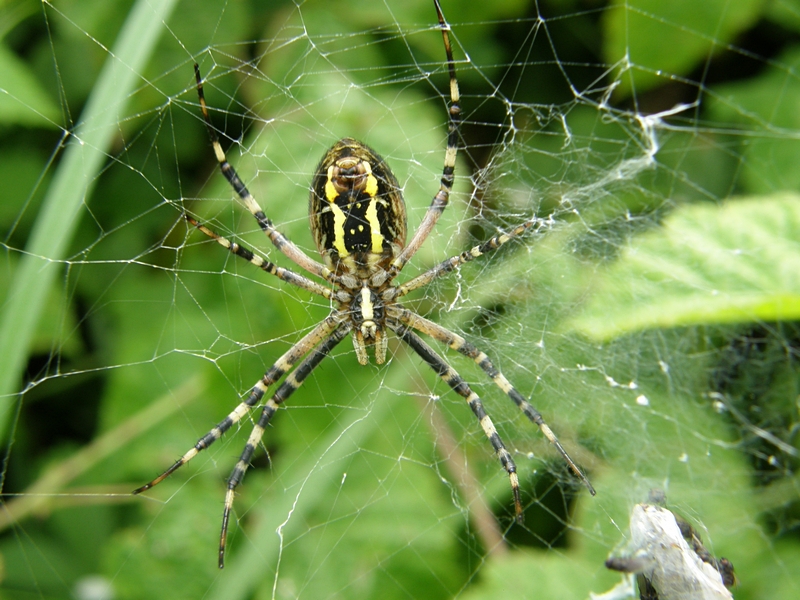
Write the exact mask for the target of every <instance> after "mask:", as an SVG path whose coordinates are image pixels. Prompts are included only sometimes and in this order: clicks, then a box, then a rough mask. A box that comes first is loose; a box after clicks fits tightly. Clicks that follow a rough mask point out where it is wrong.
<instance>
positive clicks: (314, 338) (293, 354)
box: [133, 313, 342, 494]
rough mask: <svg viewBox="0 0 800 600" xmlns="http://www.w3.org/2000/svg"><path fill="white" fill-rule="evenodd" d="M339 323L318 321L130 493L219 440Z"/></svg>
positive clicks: (336, 320)
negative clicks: (241, 395) (246, 390)
mask: <svg viewBox="0 0 800 600" xmlns="http://www.w3.org/2000/svg"><path fill="white" fill-rule="evenodd" d="M341 320H342V317H341V315H339V314H338V313H334V314H332V315H330V316H329V317H328V318H326V319H325V320H324V321H322V322H321V323H320V324H319V325H317V326H316V327H315V328H314V329H312V330H311V331H310V332H309V333H307V334H306V335H305V336H304V337H303V338H302V339H301V340H300V341H299V342H297V343H296V344H295V345H294V346H292V347H291V348H289V350H288V351H287V352H286V353H285V354H284V355H283V356H281V357H280V358H279V359H278V360H277V361H275V363H274V364H273V365H272V366H271V367H270V368H269V369H267V371H266V373H264V376H263V377H262V378H261V379H259V380H258V382H257V383H256V384H255V386H253V389H252V391H251V392H250V394H249V395H248V396H247V398H246V399H245V400H244V401H243V402H241V403H239V405H238V406H237V407H236V408H234V409H233V411H231V412H230V413H229V414H228V416H227V417H225V418H224V419H223V420H222V421H220V422H219V423H217V425H216V426H215V427H214V428H213V429H212V430H211V431H209V432H208V433H207V434H205V435H204V436H203V437H201V438H200V439H199V440H198V441H197V443H196V444H195V445H194V446H193V447H192V448H191V449H190V450H189V451H188V452H186V453H185V454H184V455H183V456H181V457H180V458H179V459H178V460H176V461H175V462H174V463H173V464H172V466H170V467H169V468H168V469H167V470H166V471H164V472H163V473H161V475H159V476H158V477H156V478H155V479H153V480H152V481H150V482H149V483H146V484H144V485H143V486H142V487H140V488H136V489H135V490H133V493H134V494H141V493H142V492H145V491H147V490H149V489H150V488H152V487H155V486H156V485H158V484H159V483H161V482H162V481H164V480H165V479H166V478H167V477H169V476H170V475H172V474H173V473H174V472H175V471H177V470H178V469H179V468H181V467H182V466H183V465H185V464H186V463H187V462H189V461H190V460H192V459H193V458H194V457H195V456H197V455H198V454H199V453H200V452H202V451H203V450H205V449H206V448H208V447H209V446H210V445H211V444H213V443H214V442H216V441H217V440H218V439H219V438H221V437H222V435H223V434H224V433H225V432H226V431H228V429H230V428H231V427H232V426H233V425H235V424H236V423H238V422H239V421H241V420H242V418H243V417H244V416H245V415H246V414H247V413H248V412H250V409H251V408H252V407H253V406H255V405H256V404H257V403H258V402H259V401H260V400H261V399H262V398H263V397H264V394H266V392H267V389H268V388H269V387H270V386H271V385H272V384H273V383H275V382H276V381H278V380H279V379H280V378H281V377H283V376H284V375H285V374H286V372H287V371H289V370H290V369H291V368H292V367H293V366H294V365H295V364H296V363H297V361H298V360H300V359H301V358H302V357H303V356H305V355H306V354H308V352H309V351H310V350H311V349H312V348H314V347H315V346H317V345H318V344H320V343H321V342H322V341H323V340H325V339H326V338H327V337H328V336H329V335H331V334H332V333H333V332H334V331H336V330H337V327H339V324H340V322H341Z"/></svg>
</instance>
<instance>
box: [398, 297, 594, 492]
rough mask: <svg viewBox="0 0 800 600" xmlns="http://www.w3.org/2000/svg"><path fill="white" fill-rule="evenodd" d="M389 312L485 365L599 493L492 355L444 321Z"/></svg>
mask: <svg viewBox="0 0 800 600" xmlns="http://www.w3.org/2000/svg"><path fill="white" fill-rule="evenodd" d="M387 313H388V314H389V315H391V317H392V318H394V319H397V320H398V321H400V322H401V323H404V324H405V325H408V326H409V327H413V328H414V329H416V330H417V331H420V332H422V333H424V334H425V335H429V336H431V337H432V338H433V339H435V340H438V341H440V342H442V343H443V344H447V345H448V346H449V347H450V348H452V349H453V350H455V351H456V352H459V353H461V354H463V355H464V356H468V357H469V358H471V359H472V360H474V361H475V363H476V364H477V365H478V366H479V367H480V368H481V369H483V371H484V373H486V374H487V375H488V376H489V377H490V378H491V379H492V381H493V382H494V383H495V385H497V387H499V388H500V389H501V390H503V392H504V393H505V394H506V395H507V396H508V397H509V398H511V400H512V401H513V402H514V404H516V405H517V407H518V408H519V409H520V410H521V411H522V413H523V414H524V415H525V416H526V417H528V419H530V420H531V422H533V423H534V424H536V425H537V426H538V427H539V430H540V431H541V432H542V433H543V434H544V436H545V437H546V438H547V440H548V441H549V442H550V443H551V444H552V445H553V446H554V447H555V449H556V450H558V453H559V454H560V455H561V456H562V458H563V459H564V460H565V461H566V463H567V465H569V468H570V469H572V472H573V473H575V475H577V476H578V477H579V478H580V479H581V481H582V482H583V484H584V485H585V486H586V488H587V489H588V490H589V492H590V493H591V494H592V496H594V495H595V493H596V492H595V490H594V487H592V484H591V483H590V482H589V479H588V478H587V477H586V475H584V473H583V471H581V469H580V468H579V467H578V465H576V464H575V462H574V461H573V460H572V458H571V457H570V455H569V454H568V453H567V451H566V450H565V449H564V447H563V446H562V445H561V442H559V441H558V438H557V437H556V434H555V433H553V430H552V429H550V427H549V426H548V425H547V423H546V422H545V420H544V418H543V417H542V415H541V413H540V412H539V411H538V410H536V409H535V408H534V407H533V405H532V404H531V403H530V402H528V401H527V400H526V399H525V398H524V397H523V396H522V394H520V393H519V391H517V389H516V388H515V387H514V386H513V385H511V382H509V381H508V379H506V378H505V376H504V375H503V374H502V373H501V372H500V371H499V370H498V369H497V368H496V367H495V366H494V365H493V364H492V361H491V360H489V357H488V356H486V354H485V353H484V352H483V351H481V350H479V349H478V348H477V347H476V346H475V345H474V344H471V343H470V342H468V341H467V340H465V339H464V338H463V337H461V336H460V335H458V334H457V333H454V332H452V331H450V330H449V329H445V328H444V327H442V326H441V325H438V324H436V323H434V322H433V321H430V320H428V319H426V318H425V317H421V316H419V315H417V314H415V313H413V312H411V311H409V310H407V309H405V308H402V307H400V306H398V305H394V306H391V307H389V308H387Z"/></svg>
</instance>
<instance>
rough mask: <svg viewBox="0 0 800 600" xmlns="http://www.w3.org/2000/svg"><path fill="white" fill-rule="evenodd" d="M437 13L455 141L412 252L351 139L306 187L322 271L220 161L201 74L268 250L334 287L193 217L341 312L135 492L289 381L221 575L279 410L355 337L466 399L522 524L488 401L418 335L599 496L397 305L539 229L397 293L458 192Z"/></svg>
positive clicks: (239, 469)
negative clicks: (431, 374) (418, 362)
mask: <svg viewBox="0 0 800 600" xmlns="http://www.w3.org/2000/svg"><path fill="white" fill-rule="evenodd" d="M433 4H434V6H435V8H436V13H437V15H438V19H439V27H440V29H441V31H442V38H443V41H444V49H445V52H446V55H447V68H448V71H449V75H450V111H449V131H448V137H447V149H446V151H445V158H444V168H443V172H442V178H441V184H440V186H439V191H438V192H437V193H436V195H435V196H434V197H433V200H432V202H431V205H430V207H429V208H428V210H427V212H426V213H425V216H424V217H423V219H422V223H421V224H420V226H419V228H418V229H417V231H416V232H415V233H414V235H413V236H412V237H411V241H410V242H408V243H407V244H406V210H405V203H404V201H403V195H402V191H401V189H400V186H399V185H398V183H397V180H396V179H395V177H394V175H393V174H392V171H391V169H390V168H389V166H388V165H387V164H386V163H385V162H384V161H383V159H382V158H381V157H380V156H378V154H377V153H376V152H374V151H373V150H372V149H371V148H369V147H368V146H366V145H365V144H362V143H361V142H359V141H357V140H355V139H352V138H344V139H341V140H339V141H338V142H336V143H335V144H334V145H333V146H332V147H331V148H330V150H328V151H327V152H326V153H325V156H323V157H322V160H321V161H320V163H319V166H318V167H317V170H316V172H315V173H314V177H313V181H312V183H311V196H310V201H309V215H310V221H311V225H310V226H311V233H312V235H313V237H314V241H315V243H316V245H317V249H318V250H319V253H320V255H321V256H322V262H321V263H320V262H317V261H316V260H314V259H312V258H310V257H309V256H308V255H307V254H306V253H304V252H303V251H302V250H301V249H300V248H298V247H297V246H296V245H294V244H293V243H292V242H290V241H289V240H288V239H287V238H286V237H285V236H284V235H283V234H282V233H281V232H280V231H278V230H277V229H276V228H275V226H274V225H273V223H272V221H271V220H270V219H269V218H268V217H267V216H266V215H265V214H264V211H263V210H262V209H261V207H260V206H259V205H258V203H257V202H256V200H255V198H253V196H252V195H251V194H250V192H249V191H248V190H247V187H245V185H244V183H242V180H241V179H239V176H238V175H237V174H236V171H235V170H234V168H233V166H231V164H230V163H229V162H228V160H227V158H226V157H225V152H224V151H223V149H222V146H221V145H220V143H219V139H218V138H217V134H216V132H215V131H214V128H213V126H212V125H211V121H210V119H209V116H208V110H207V107H206V102H205V98H204V95H203V83H202V78H201V76H200V70H199V68H198V66H197V65H195V77H196V79H197V93H198V96H199V99H200V109H201V111H202V114H203V119H204V120H205V123H206V126H207V129H208V132H209V135H210V137H211V144H212V146H213V148H214V153H215V154H216V158H217V161H218V162H219V166H220V170H221V171H222V174H223V175H224V176H225V178H226V179H227V180H228V182H230V185H231V187H233V189H234V190H235V192H236V193H237V194H238V196H239V198H240V199H241V201H242V203H243V204H244V205H245V206H246V207H247V209H248V210H249V211H250V212H251V213H252V214H253V216H254V217H255V219H256V221H257V222H258V225H259V226H260V227H261V229H262V230H263V231H264V233H265V234H266V235H267V237H269V239H270V241H271V242H272V243H273V245H274V246H275V247H276V248H277V249H278V250H279V251H280V252H282V253H283V254H284V255H285V256H286V257H287V258H288V259H289V260H291V261H292V262H294V263H295V264H296V265H297V266H298V267H300V268H301V269H303V270H304V271H306V272H307V273H309V274H311V275H313V276H315V277H317V278H319V279H320V280H322V281H324V282H326V283H327V284H328V285H327V286H326V285H323V284H321V283H319V282H317V281H315V280H312V279H310V278H308V277H306V276H305V275H302V274H300V273H297V272H294V271H291V270H289V269H285V268H283V267H279V266H277V265H275V264H273V263H272V262H269V261H267V260H264V259H263V258H261V257H259V256H256V255H255V254H253V252H251V251H250V250H249V249H247V248H245V247H244V246H241V245H240V244H237V243H236V242H232V241H230V240H228V239H226V238H224V237H221V236H219V235H218V234H216V233H214V232H213V231H211V230H210V229H208V228H207V227H206V226H204V225H202V224H201V223H199V222H197V221H196V220H195V219H193V218H192V217H189V216H188V215H187V216H186V219H187V220H188V221H189V222H190V223H191V224H192V225H194V226H195V227H197V229H199V230H200V231H202V232H203V233H204V234H205V235H207V236H209V237H210V238H212V239H214V240H216V241H217V242H218V243H219V244H220V245H221V246H223V247H224V248H226V249H227V250H229V251H230V252H232V253H233V254H235V255H236V256H240V257H241V258H243V259H245V260H247V261H249V262H251V263H253V264H254V265H255V266H257V267H259V268H261V269H262V270H264V271H266V272H267V273H269V274H271V275H274V276H276V277H278V278H279V279H282V280H283V281H285V282H286V283H289V284H291V285H294V286H297V287H299V288H302V289H304V290H306V291H308V292H310V293H312V294H316V295H318V296H321V297H323V298H325V299H327V300H329V301H331V303H332V304H333V305H334V306H335V307H336V308H334V310H333V311H332V312H331V314H330V315H329V316H328V317H327V318H326V319H325V320H324V321H322V322H321V323H319V324H318V325H317V326H316V327H314V328H313V329H312V330H311V331H310V332H309V333H307V334H306V335H305V336H304V337H303V338H302V339H301V340H300V341H298V342H297V343H296V344H295V345H294V346H292V347H291V348H290V349H289V350H288V351H286V353H284V354H283V356H281V357H280V358H279V359H278V360H277V361H275V364H273V365H272V366H271V367H270V368H269V369H268V370H267V372H266V373H265V374H264V376H263V377H262V378H261V379H260V380H259V381H258V382H256V384H255V386H254V387H253V389H252V391H251V392H250V394H249V395H248V396H247V398H246V399H245V400H244V401H243V402H241V403H240V404H239V405H238V406H237V407H236V408H235V409H234V410H233V411H232V412H231V413H230V414H229V415H228V416H227V417H225V418H224V419H223V420H222V421H220V422H219V423H218V424H217V426H216V427H214V428H213V429H212V430H211V431H209V432H208V433H207V434H205V435H204V436H203V437H201V438H200V439H199V440H198V442H197V443H196V444H195V445H194V447H193V448H191V449H190V450H189V451H188V452H186V454H184V455H183V456H182V457H181V458H180V459H179V460H177V461H176V462H175V463H174V464H173V465H172V466H171V467H169V468H168V469H167V470H166V471H164V472H163V473H162V474H161V475H159V476H158V477H156V478H155V479H154V480H152V481H151V482H150V483H148V484H146V485H143V486H142V487H140V488H138V489H137V490H135V491H134V492H133V493H134V494H139V493H141V492H144V491H145V490H149V489H150V488H152V487H153V486H155V485H157V484H158V483H160V482H161V481H163V480H164V479H165V478H166V477H168V476H169V475H170V474H172V473H173V472H174V471H176V470H177V469H178V468H180V467H181V466H183V465H185V464H186V463H187V462H189V461H190V460H191V459H192V458H194V457H195V456H197V454H198V453H199V452H200V451H202V450H205V449H206V448H208V447H209V446H210V445H211V444H213V443H214V442H215V441H217V440H218V439H219V438H220V437H221V436H222V435H223V434H224V433H225V432H226V431H227V430H228V429H230V428H231V426H233V425H234V424H236V423H238V422H239V421H241V419H242V418H243V417H244V416H245V415H247V414H248V413H249V412H250V410H251V409H252V408H253V407H254V406H255V405H257V404H259V403H260V402H261V401H262V399H263V398H264V397H267V396H266V395H267V392H268V390H269V389H270V387H271V386H272V385H273V384H275V383H277V382H278V381H279V380H280V379H281V377H283V376H284V375H286V374H287V373H288V375H287V377H286V379H284V381H283V383H282V384H281V385H280V386H279V387H278V388H277V389H276V390H275V391H274V392H273V393H272V396H270V397H269V399H268V400H267V401H266V403H263V406H262V408H261V416H260V418H259V419H258V421H257V422H256V424H255V426H254V427H253V432H252V433H251V434H250V437H249V438H248V440H247V444H246V445H245V448H244V451H243V452H242V455H241V457H240V458H239V461H238V462H237V463H236V466H235V467H234V469H233V472H232V473H231V476H230V478H229V479H228V491H227V494H226V496H225V507H224V510H223V516H222V532H221V535H220V542H219V566H220V568H222V567H223V565H224V553H225V538H226V536H227V531H228V521H229V518H230V514H231V510H232V507H233V499H234V492H235V490H236V487H237V486H238V485H239V483H240V482H241V481H242V478H243V477H244V474H245V471H246V470H247V467H248V465H249V462H250V459H251V457H252V455H253V452H254V451H255V448H256V447H257V446H258V445H259V443H260V441H261V438H262V436H263V434H264V429H265V428H266V427H267V425H268V424H269V422H270V421H271V420H272V417H273V415H274V414H275V412H276V411H277V410H278V407H280V405H281V404H282V403H283V402H284V401H285V400H286V399H287V398H288V397H289V396H291V395H292V394H293V393H294V392H295V391H296V390H297V389H298V388H299V387H300V386H301V385H302V384H303V381H305V379H306V377H308V375H309V374H310V373H311V372H312V371H313V370H314V368H316V366H317V365H319V363H320V362H321V361H322V360H323V359H324V358H325V357H326V356H327V355H328V353H329V352H330V351H331V350H332V349H333V348H334V346H336V345H337V344H338V343H339V342H340V341H342V339H344V338H345V337H346V336H347V334H348V333H349V334H351V335H352V337H353V346H354V348H355V354H356V357H357V358H358V362H359V363H361V364H362V365H365V364H367V362H368V361H369V357H368V355H367V348H369V347H372V348H373V352H374V356H375V362H376V363H378V364H381V363H383V362H384V361H385V359H386V349H387V331H388V330H391V331H393V332H394V333H395V334H397V336H398V337H399V338H400V339H401V340H402V341H403V342H405V343H406V344H408V345H409V346H410V347H411V348H412V349H413V350H414V352H416V353H417V354H418V355H419V356H420V358H422V360H423V361H424V362H426V363H427V364H428V365H430V367H431V368H432V369H433V370H434V371H435V372H436V373H437V374H438V375H439V376H440V377H441V378H442V379H443V380H444V381H445V382H447V384H448V385H449V386H450V387H451V388H453V390H455V392H456V393H458V394H459V395H461V396H462V397H463V398H464V399H465V400H466V401H467V404H468V405H469V407H470V409H472V412H473V413H474V414H475V417H476V418H477V419H478V421H479V422H480V425H481V427H482V428H483V431H484V433H485V434H486V437H487V438H488V439H489V442H490V443H491V444H492V447H493V448H494V450H495V452H496V453H497V457H498V458H499V459H500V463H501V464H502V466H503V468H504V469H505V470H506V472H507V473H508V477H509V479H510V481H511V490H512V492H513V498H514V507H515V511H516V514H517V516H518V517H519V516H521V514H522V505H521V503H520V493H519V478H518V476H517V468H516V466H515V464H514V460H513V459H512V458H511V455H510V454H509V452H508V450H506V448H505V446H504V445H503V441H502V440H501V439H500V436H499V435H498V433H497V430H496V429H495V427H494V424H493V423H492V420H491V418H490V417H489V415H487V414H486V411H485V410H484V408H483V404H482V402H481V399H480V398H479V397H478V396H477V394H475V392H474V391H473V390H472V389H471V388H470V386H469V385H468V384H467V383H466V382H465V381H464V380H463V379H462V378H461V376H460V375H459V374H458V373H457V372H456V371H455V370H454V369H453V368H452V367H451V366H450V365H449V364H447V362H446V361H445V360H444V358H442V357H441V356H440V355H439V354H438V353H437V352H436V351H435V350H434V349H433V348H431V347H430V346H429V345H428V344H427V343H426V342H425V341H424V340H423V339H422V338H421V337H420V336H419V335H418V334H417V333H416V332H420V333H423V334H425V335H428V336H430V337H432V338H433V339H435V340H437V341H438V342H441V343H443V344H446V345H447V346H449V347H450V348H452V349H453V350H455V351H457V352H459V353H461V354H463V355H465V356H468V357H469V358H471V359H472V360H474V361H475V362H476V363H477V364H478V366H480V368H481V369H483V371H484V372H485V373H486V374H487V375H488V376H489V377H490V378H491V379H492V381H494V383H495V384H497V386H498V387H499V388H500V389H501V390H502V391H503V392H504V393H505V394H506V395H508V397H509V398H511V400H513V401H514V403H515V404H516V405H517V406H518V407H519V409H520V410H521V411H522V412H523V413H524V414H525V416H526V417H528V418H529V419H530V420H531V421H532V422H533V423H535V424H536V425H538V427H539V429H540V430H541V431H542V433H543V434H544V435H545V437H546V438H547V439H548V440H549V441H550V443H552V444H553V445H554V446H555V447H556V448H557V449H558V452H559V453H560V454H561V456H563V458H564V460H566V462H567V464H568V465H569V466H570V468H571V469H572V471H574V472H575V474H576V475H577V476H578V477H580V478H581V480H582V481H583V483H584V484H585V485H586V486H587V488H588V489H589V491H590V492H591V493H592V494H594V493H595V492H594V489H593V488H592V486H591V484H590V483H589V481H588V480H587V478H586V476H585V475H584V474H583V473H582V472H581V470H580V469H579V468H578V467H577V465H576V464H575V463H574V462H573V461H572V459H571V458H570V457H569V455H568V454H567V452H566V450H564V448H563V447H562V446H561V444H560V443H559V441H558V439H557V438H556V436H555V434H554V433H553V432H552V430H551V429H550V428H549V427H548V426H547V424H546V423H545V422H544V419H543V418H542V416H541V414H539V412H538V411H537V410H536V409H535V408H534V407H533V406H532V405H531V404H530V403H529V402H528V401H527V400H526V399H525V398H523V396H522V395H521V394H520V393H519V392H518V391H517V390H516V389H515V388H514V387H513V386H512V385H511V384H510V383H509V382H508V380H507V379H506V378H505V377H504V376H503V374H502V373H500V372H499V371H498V370H497V369H496V368H495V367H494V365H493V364H492V362H491V361H490V360H489V358H488V357H487V356H486V354H484V353H483V352H482V351H480V350H479V349H478V348H476V347H475V346H473V345H472V344H471V343H469V342H468V341H467V340H465V339H464V338H463V337H461V336H460V335H458V334H457V333H454V332H452V331H448V330H447V329H445V328H444V327H442V326H440V325H437V324H436V323H434V322H432V321H430V320H428V319H426V318H425V317H422V316H420V315H418V314H416V313H414V312H412V311H411V310H409V309H407V308H405V307H404V306H403V305H402V304H400V303H399V300H400V299H401V298H402V297H403V296H405V295H406V294H408V293H409V292H411V291H413V290H416V289H418V288H420V287H422V286H425V285H427V284H429V283H431V282H432V281H433V280H435V279H437V278H438V277H441V276H442V275H445V274H447V273H450V272H451V271H453V270H454V269H456V268H458V267H459V266H460V265H463V264H464V263H467V262H469V261H471V260H473V259H475V258H477V257H479V256H481V255H483V254H485V253H487V252H491V251H492V250H496V249H497V248H499V247H500V246H502V245H503V244H505V243H506V242H508V241H509V240H510V239H512V238H514V237H517V236H519V235H521V234H523V233H524V232H525V231H527V230H528V229H529V228H530V227H532V226H533V225H534V223H535V222H536V220H535V219H531V220H529V221H526V222H524V223H522V224H521V225H518V226H517V227H516V228H514V229H512V230H510V231H507V232H505V233H501V234H499V235H496V236H494V237H493V238H491V239H490V240H488V241H487V242H485V243H483V244H481V245H478V246H475V247H474V248H472V249H470V250H467V251H466V252H463V253H461V254H459V255H457V256H453V257H452V258H449V259H447V260H445V261H444V262H442V263H440V264H438V265H436V266H435V267H433V268H431V269H430V270H428V271H426V272H425V273H422V274H421V275H418V276H416V277H414V278H413V279H411V280H410V281H407V282H406V283H402V284H399V285H398V284H397V283H396V282H395V279H396V278H397V276H398V275H399V274H400V271H402V270H403V267H404V266H405V265H406V264H407V263H408V261H409V260H410V259H411V257H413V256H414V254H416V252H417V250H419V248H420V246H422V244H423V242H424V241H425V239H426V238H427V237H428V235H429V234H430V233H431V231H432V230H433V228H434V226H435V225H436V222H437V221H438V219H439V216H440V215H441V214H442V211H443V210H444V209H445V207H446V206H447V203H448V200H449V196H450V190H451V188H452V186H453V171H454V167H455V163H456V151H457V146H458V140H459V123H460V114H461V108H460V104H459V91H458V82H457V80H456V72H455V64H454V61H453V53H452V49H451V47H450V37H449V33H448V32H449V28H450V27H449V25H448V24H447V22H446V21H445V19H444V16H443V15H442V10H441V7H440V6H439V2H438V0H433Z"/></svg>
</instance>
